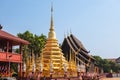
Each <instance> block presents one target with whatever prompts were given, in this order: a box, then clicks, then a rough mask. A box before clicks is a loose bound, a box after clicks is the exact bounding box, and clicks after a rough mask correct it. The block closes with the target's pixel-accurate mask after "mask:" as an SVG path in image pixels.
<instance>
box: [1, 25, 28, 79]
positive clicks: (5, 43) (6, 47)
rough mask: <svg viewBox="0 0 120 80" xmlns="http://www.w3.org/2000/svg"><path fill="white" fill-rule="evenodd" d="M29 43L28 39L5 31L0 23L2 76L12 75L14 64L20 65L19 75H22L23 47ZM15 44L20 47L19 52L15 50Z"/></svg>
mask: <svg viewBox="0 0 120 80" xmlns="http://www.w3.org/2000/svg"><path fill="white" fill-rule="evenodd" d="M28 44H29V42H28V41H26V40H23V39H20V38H18V37H16V36H14V35H12V34H10V33H8V32H5V31H3V30H2V26H1V25H0V76H1V75H2V76H12V74H11V73H12V69H11V65H12V64H14V65H15V64H16V65H19V69H18V70H19V71H18V72H19V76H20V77H21V76H22V47H23V45H28ZM15 46H18V47H19V53H17V52H15V51H14V49H13V48H14V47H15Z"/></svg>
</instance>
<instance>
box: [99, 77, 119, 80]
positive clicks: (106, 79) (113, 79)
mask: <svg viewBox="0 0 120 80" xmlns="http://www.w3.org/2000/svg"><path fill="white" fill-rule="evenodd" d="M101 80H120V77H119V78H104V79H101Z"/></svg>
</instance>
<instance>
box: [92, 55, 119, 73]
mask: <svg viewBox="0 0 120 80" xmlns="http://www.w3.org/2000/svg"><path fill="white" fill-rule="evenodd" d="M93 57H94V58H95V59H96V64H97V65H98V67H99V68H100V69H103V71H104V72H105V73H108V72H110V71H111V70H112V71H113V72H118V71H119V70H120V65H119V64H117V63H115V62H111V61H108V60H107V59H102V58H101V57H100V56H93Z"/></svg>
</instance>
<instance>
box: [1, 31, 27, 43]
mask: <svg viewBox="0 0 120 80" xmlns="http://www.w3.org/2000/svg"><path fill="white" fill-rule="evenodd" d="M4 40H8V41H10V42H12V44H13V45H19V44H26V45H27V44H29V42H28V41H26V40H23V39H21V38H19V37H16V36H14V35H12V34H10V33H8V32H5V31H3V30H0V41H4Z"/></svg>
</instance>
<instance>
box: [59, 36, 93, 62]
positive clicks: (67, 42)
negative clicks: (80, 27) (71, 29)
mask: <svg viewBox="0 0 120 80" xmlns="http://www.w3.org/2000/svg"><path fill="white" fill-rule="evenodd" d="M61 48H62V51H63V53H64V54H65V53H67V52H68V51H70V49H71V50H72V51H73V52H74V53H76V54H77V55H79V56H81V57H82V58H83V59H84V60H86V61H88V59H89V58H91V59H92V60H94V58H93V57H92V56H91V55H89V54H88V53H89V51H87V50H86V49H85V47H84V46H83V44H82V42H81V41H80V40H78V39H77V38H76V37H75V36H74V35H73V34H71V35H70V36H67V37H66V38H65V39H64V41H63V43H62V46H61Z"/></svg>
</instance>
